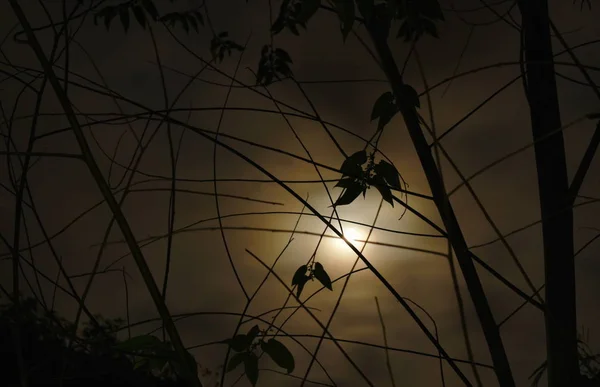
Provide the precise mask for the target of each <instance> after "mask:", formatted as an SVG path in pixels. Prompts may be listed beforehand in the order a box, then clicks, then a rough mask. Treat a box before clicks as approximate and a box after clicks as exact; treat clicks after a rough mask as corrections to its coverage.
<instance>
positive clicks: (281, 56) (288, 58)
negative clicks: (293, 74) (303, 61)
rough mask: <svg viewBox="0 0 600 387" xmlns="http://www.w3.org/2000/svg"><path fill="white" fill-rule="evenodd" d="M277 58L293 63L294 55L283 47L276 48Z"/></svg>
mask: <svg viewBox="0 0 600 387" xmlns="http://www.w3.org/2000/svg"><path fill="white" fill-rule="evenodd" d="M274 53H275V55H276V56H277V58H278V59H279V60H281V61H283V62H287V63H292V57H291V56H290V54H288V53H287V51H285V50H284V49H282V48H276V49H275V51H274Z"/></svg>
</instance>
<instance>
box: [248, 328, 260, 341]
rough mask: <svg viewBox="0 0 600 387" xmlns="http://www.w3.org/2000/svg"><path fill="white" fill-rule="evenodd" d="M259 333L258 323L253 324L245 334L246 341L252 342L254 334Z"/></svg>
mask: <svg viewBox="0 0 600 387" xmlns="http://www.w3.org/2000/svg"><path fill="white" fill-rule="evenodd" d="M259 333H260V329H259V328H258V325H255V326H253V327H252V328H250V330H249V331H248V333H247V334H246V336H248V341H249V342H250V344H252V342H253V341H254V339H256V336H258V334H259Z"/></svg>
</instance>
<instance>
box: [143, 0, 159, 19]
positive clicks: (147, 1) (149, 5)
mask: <svg viewBox="0 0 600 387" xmlns="http://www.w3.org/2000/svg"><path fill="white" fill-rule="evenodd" d="M142 6H143V7H144V9H145V10H146V12H148V14H149V15H150V17H152V20H158V10H157V9H156V6H154V2H153V1H152V0H142Z"/></svg>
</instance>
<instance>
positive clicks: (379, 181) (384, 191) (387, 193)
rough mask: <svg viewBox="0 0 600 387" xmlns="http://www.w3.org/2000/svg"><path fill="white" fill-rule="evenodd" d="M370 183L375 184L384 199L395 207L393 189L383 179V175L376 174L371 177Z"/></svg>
mask: <svg viewBox="0 0 600 387" xmlns="http://www.w3.org/2000/svg"><path fill="white" fill-rule="evenodd" d="M370 183H371V184H372V185H373V186H375V188H377V190H378V191H379V193H380V194H381V197H382V198H383V200H385V201H386V202H388V203H390V204H391V206H392V207H394V197H393V195H392V191H391V190H390V188H389V187H388V186H387V185H386V183H385V181H384V180H383V177H382V176H381V175H375V176H373V178H372V179H371V181H370Z"/></svg>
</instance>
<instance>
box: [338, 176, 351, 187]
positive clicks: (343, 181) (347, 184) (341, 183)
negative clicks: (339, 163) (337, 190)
mask: <svg viewBox="0 0 600 387" xmlns="http://www.w3.org/2000/svg"><path fill="white" fill-rule="evenodd" d="M354 180H355V179H354V178H346V179H340V181H338V182H337V184H336V185H335V186H336V187H341V188H349V187H351V186H352V185H353V184H354Z"/></svg>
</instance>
